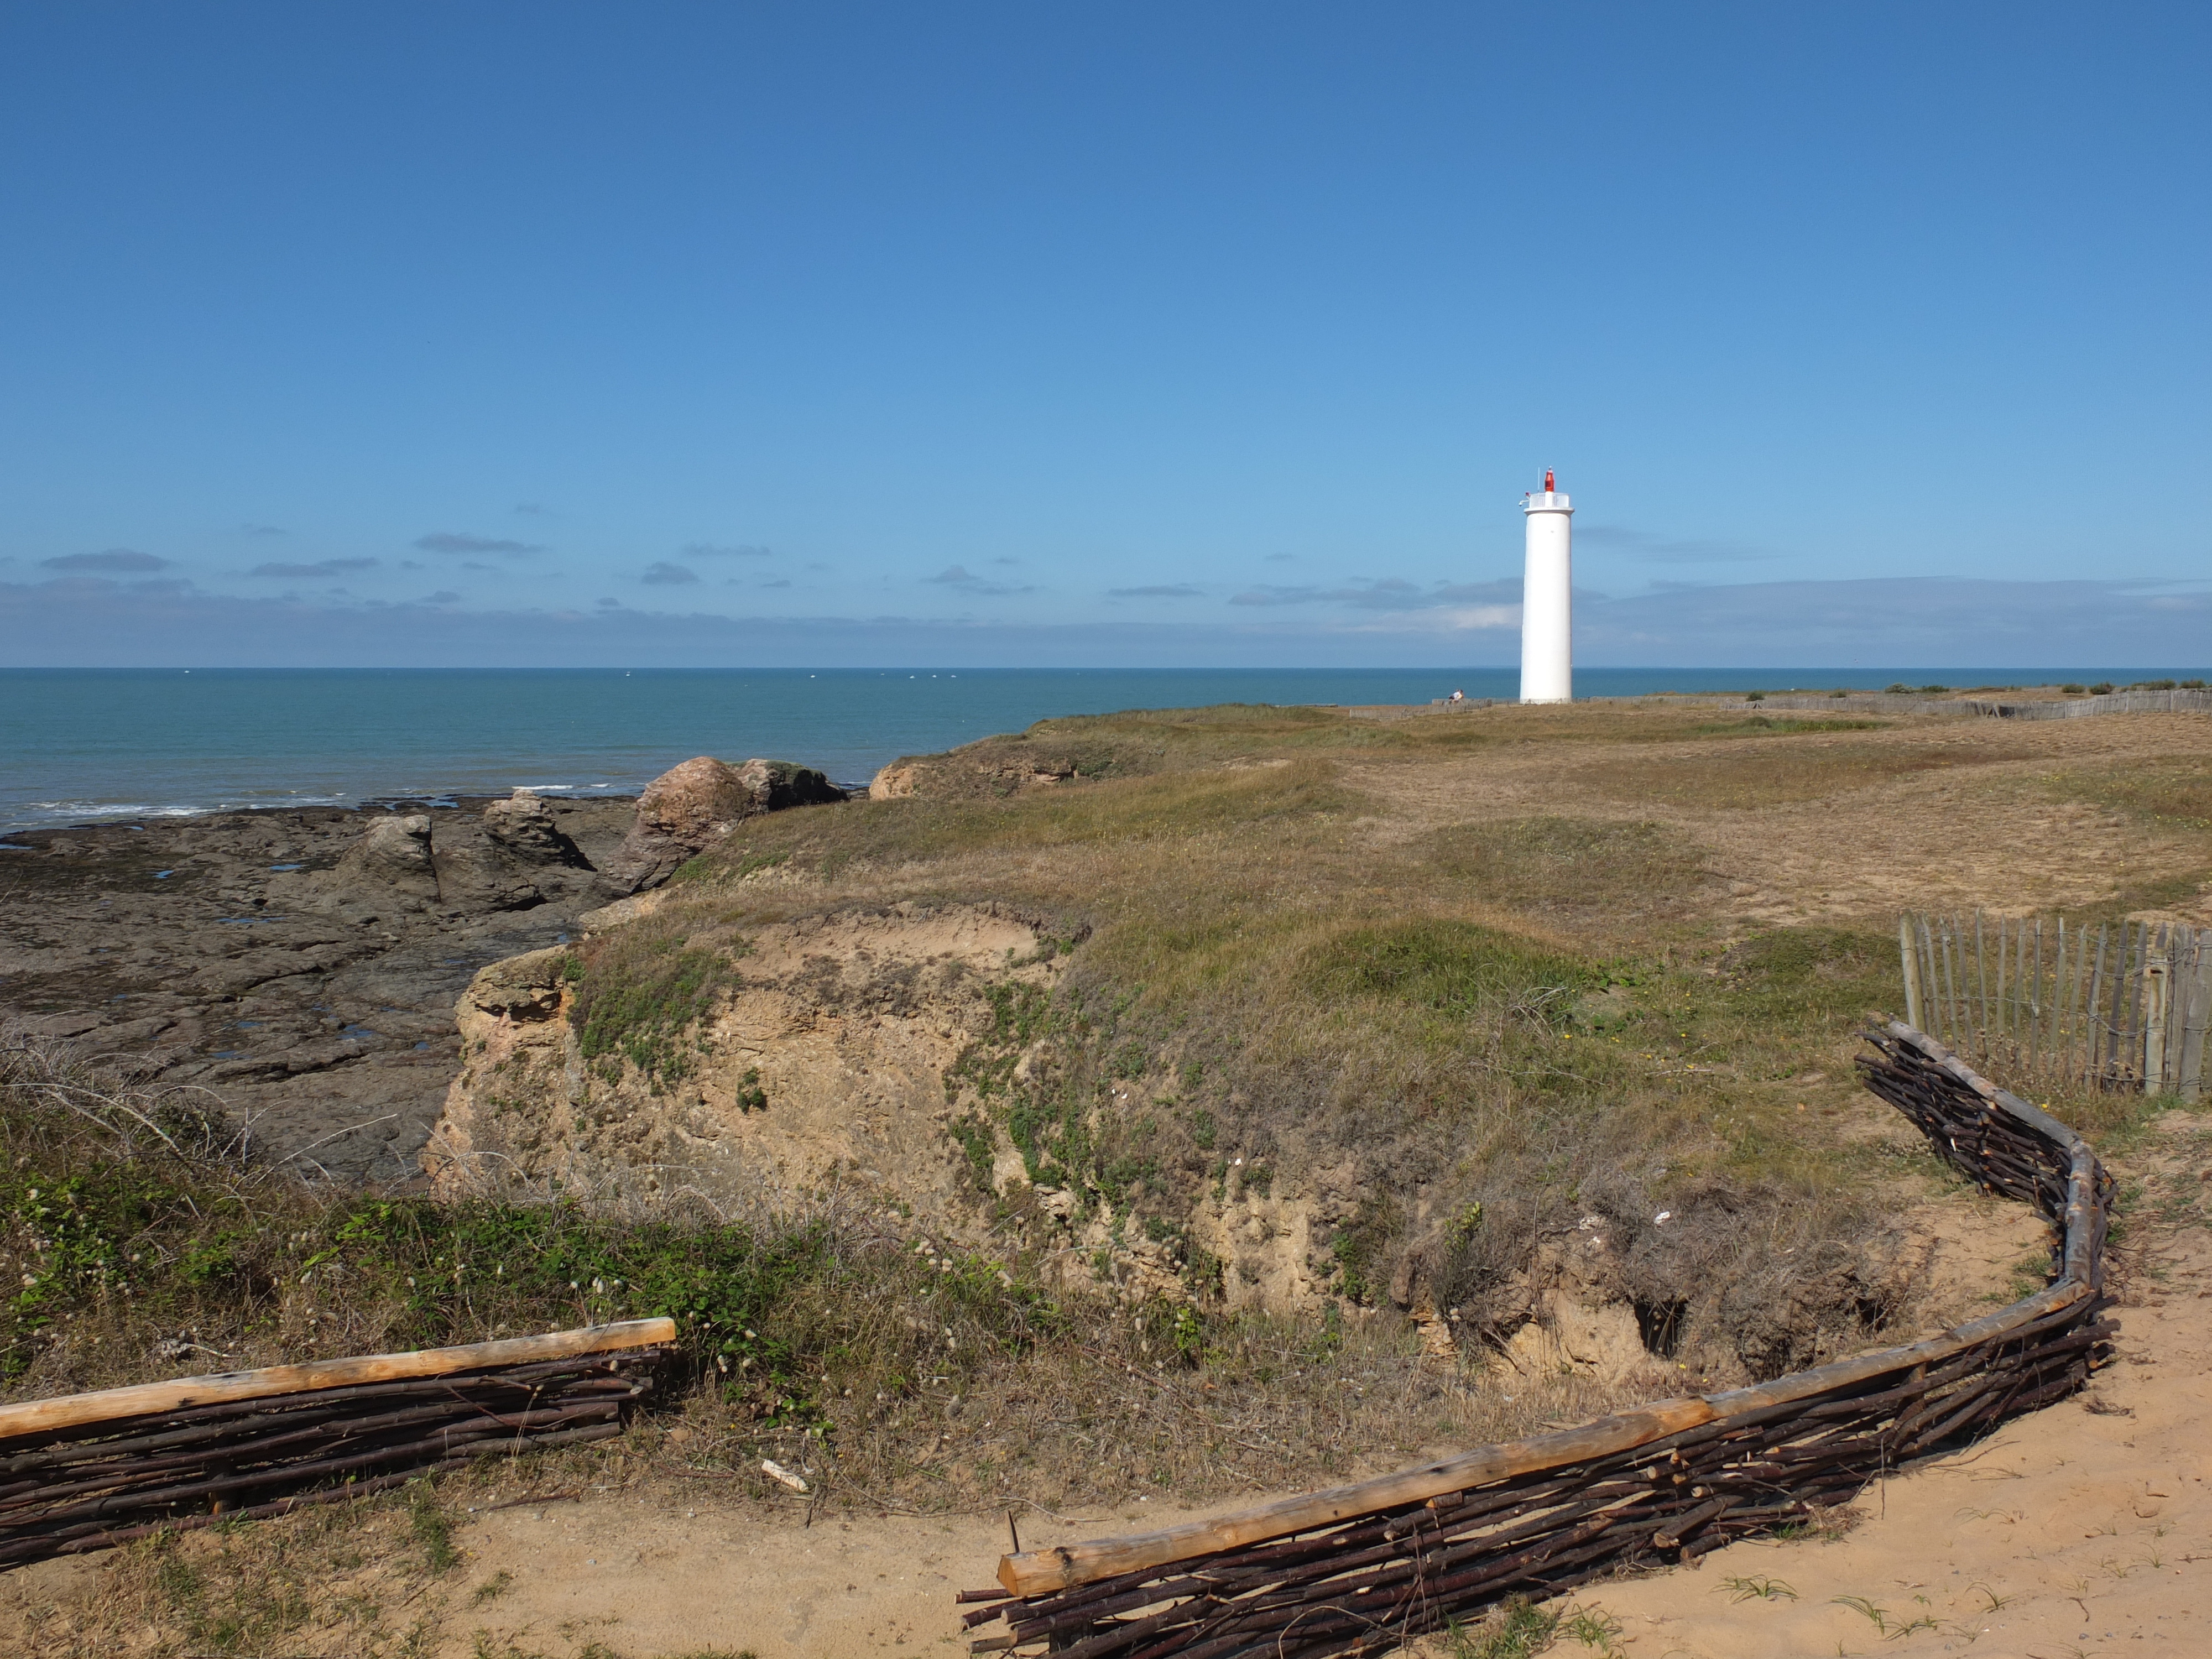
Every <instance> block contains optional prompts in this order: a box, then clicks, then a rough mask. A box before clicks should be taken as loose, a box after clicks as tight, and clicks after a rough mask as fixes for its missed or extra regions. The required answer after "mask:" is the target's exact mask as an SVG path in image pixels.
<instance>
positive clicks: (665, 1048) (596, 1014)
mask: <svg viewBox="0 0 2212 1659" xmlns="http://www.w3.org/2000/svg"><path fill="white" fill-rule="evenodd" d="M743 955H744V945H743V942H742V941H740V940H723V941H720V942H719V943H717V944H716V945H714V946H712V947H708V946H706V945H693V944H690V942H688V941H687V940H684V939H678V938H675V937H672V936H670V935H668V934H665V933H657V932H654V931H651V930H640V929H635V928H627V929H619V930H617V931H616V932H614V933H609V934H605V935H602V936H601V937H599V938H598V939H591V940H588V941H586V943H585V944H584V945H582V946H580V949H579V951H578V953H577V957H576V958H575V960H576V961H577V963H578V964H579V969H580V971H578V972H576V973H574V974H573V975H569V977H570V978H571V979H572V980H573V981H574V983H575V987H576V988H575V992H574V996H573V997H572V998H571V999H570V1001H569V1005H568V1020H569V1023H570V1024H572V1025H574V1027H575V1028H576V1035H577V1045H578V1048H579V1049H580V1052H581V1053H582V1054H583V1057H584V1059H585V1060H586V1062H591V1061H599V1062H602V1064H605V1063H606V1062H617V1063H618V1062H620V1061H622V1060H627V1061H629V1064H630V1065H632V1066H635V1067H636V1068H637V1070H638V1071H639V1072H640V1073H641V1074H642V1075H643V1076H644V1077H645V1078H646V1079H647V1080H648V1083H649V1084H650V1085H651V1086H652V1087H653V1090H654V1091H655V1092H658V1091H659V1089H660V1088H662V1087H663V1086H665V1085H667V1084H671V1083H674V1082H676V1081H678V1080H679V1079H683V1078H684V1077H687V1076H689V1075H690V1073H691V1072H692V1070H693V1068H694V1066H695V1065H696V1045H693V1044H687V1043H686V1042H684V1036H685V1035H686V1034H687V1033H688V1032H689V1031H690V1030H691V1029H692V1028H693V1027H694V1026H696V1024H698V1023H699V1021H701V1020H702V1019H704V1018H707V1017H708V1015H709V1014H711V1013H712V1012H714V1008H715V1006H716V1004H717V1002H718V1000H720V997H721V995H722V994H723V993H724V992H725V991H726V989H727V988H728V987H730V986H731V985H732V983H733V982H734V981H735V978H736V969H735V966H734V963H735V960H736V958H738V957H741V956H743ZM617 1075H619V1073H617ZM757 1080H758V1079H755V1081H757ZM761 1104H763V1105H765V1104H767V1101H766V1099H765V1098H763V1100H762V1101H761Z"/></svg>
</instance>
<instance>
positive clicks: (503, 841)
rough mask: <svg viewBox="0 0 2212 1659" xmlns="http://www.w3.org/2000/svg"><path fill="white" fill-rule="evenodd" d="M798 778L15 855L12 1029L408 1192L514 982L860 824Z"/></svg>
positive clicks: (194, 833)
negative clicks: (683, 872)
mask: <svg viewBox="0 0 2212 1659" xmlns="http://www.w3.org/2000/svg"><path fill="white" fill-rule="evenodd" d="M834 799H842V793H841V792H838V791H836V790H835V789H834V788H832V787H830V786H829V785H828V784H827V783H826V782H824V781H823V780H822V778H821V775H820V774H818V773H813V772H809V771H806V770H805V769H803V768H798V767H793V766H791V765H789V764H787V763H770V762H754V763H747V764H746V765H745V766H744V767H737V768H733V767H730V766H726V765H724V764H723V763H720V762H716V761H712V760H709V759H706V758H705V757H702V758H701V759H699V760H695V761H687V762H685V763H684V765H683V766H681V767H678V768H677V769H674V770H673V771H671V773H669V774H667V775H665V776H664V777H663V778H661V779H659V780H657V781H655V782H654V783H653V784H652V785H651V786H649V787H647V790H646V791H645V792H644V793H643V794H641V795H640V796H638V797H636V798H635V799H629V798H622V797H601V798H596V799H581V800H564V799H550V798H539V797H536V796H533V795H532V794H530V793H528V792H526V791H517V792H516V793H515V794H514V795H513V797H511V798H507V797H493V798H485V797H459V798H448V799H441V800H438V801H435V802H433V801H430V800H426V799H419V798H417V799H390V800H380V801H373V802H367V803H364V804H363V805H361V806H359V807H357V808H347V807H335V806H311V807H296V808H279V809H260V810H253V811H230V812H216V813H210V814H207V815H205V816H204V817H188V818H169V819H161V818H152V819H148V820H146V821H145V822H144V823H115V824H101V825H79V826H73V827H70V828H64V829H29V830H22V831H17V832H13V833H10V834H9V835H8V836H4V837H0V841H5V842H9V843H11V844H12V848H13V849H15V850H9V851H5V852H0V1015H4V1016H5V1017H6V1018H7V1019H8V1020H9V1022H10V1023H11V1024H13V1025H15V1027H16V1028H17V1029H18V1030H20V1031H21V1032H24V1033H26V1034H28V1035H30V1036H46V1037H53V1038H65V1039H69V1040H70V1041H71V1042H74V1043H75V1044H76V1046H77V1047H78V1048H80V1049H82V1050H84V1051H86V1052H88V1053H93V1054H100V1055H104V1056H108V1057H111V1058H112V1060H115V1061H116V1062H118V1063H119V1064H121V1065H122V1066H125V1067H127V1068H129V1069H130V1070H131V1071H132V1072H133V1073H135V1074H136V1075H137V1077H138V1078H140V1079H143V1080H144V1081H145V1082H146V1083H147V1084H149V1085H153V1086H155V1087H157V1088H159V1087H170V1088H175V1089H178V1090H180V1091H200V1090H204V1091H211V1092H212V1093H213V1094H214V1095H216V1096H217V1097H220V1101H221V1103H222V1108H223V1109H224V1110H225V1112H226V1113H227V1115H228V1116H229V1117H231V1118H232V1119H233V1120H235V1121H245V1122H246V1123H249V1124H250V1125H251V1127H252V1133H253V1137H254V1139H255V1141H256V1143H257V1144H258V1146H259V1148H260V1149H261V1152H262V1153H263V1154H264V1156H265V1157H267V1158H271V1159H274V1160H276V1161H279V1162H283V1163H289V1164H292V1165H293V1166H294V1167H295V1168H296V1169H297V1170H300V1171H301V1173H303V1174H306V1175H308V1176H319V1177H325V1178H328V1179H331V1180H336V1181H342V1182H356V1183H360V1182H374V1183H388V1184H392V1185H409V1184H412V1183H415V1182H420V1181H421V1180H422V1171H421V1168H420V1165H419V1164H418V1162H417V1154H418V1153H419V1152H421V1150H422V1146H423V1144H424V1142H425V1141H426V1140H428V1138H429V1134H430V1130H431V1127H432V1126H433V1125H434V1124H435V1122H436V1121H437V1118H438V1115H439V1112H440V1111H441V1109H442V1108H443V1106H444V1104H445V1099H446V1092H447V1086H448V1085H449V1084H450V1083H451V1082H452V1080H453V1077H454V1075H455V1073H457V1072H458V1070H459V1064H460V1050H459V1036H458V1034H457V1032H456V1029H455V1025H454V1014H453V1009H454V1004H455V1002H456V1000H458V999H459V996H460V994H461V993H462V991H463V990H465V988H466V987H467V986H468V983H469V981H470V980H471V978H473V977H474V976H475V975H476V974H477V971H478V970H479V969H483V967H485V966H486V965H487V964H489V963H493V962H495V961H498V960H500V959H501V958H502V957H512V956H518V955H520V954H522V953H523V952H526V951H538V950H543V949H544V948H546V947H548V946H550V945H560V944H563V943H566V942H567V941H568V939H571V938H573V937H574V935H575V933H576V932H577V918H578V917H579V916H580V915H583V914H584V913H585V912H586V911H588V910H592V909H594V908H598V907H599V906H601V905H604V904H606V903H608V902H611V901H612V900H615V899H618V898H621V897H623V896H626V895H628V894H630V893H633V892H635V891H638V890H641V889H642V888H646V887H650V886H652V885H654V884H657V883H659V882H660V881H664V880H665V879H666V878H667V876H668V875H669V873H670V872H671V871H672V870H673V869H674V868H675V866H677V865H678V864H679V863H681V862H682V860H683V859H684V858H685V857H688V856H689V855H690V852H693V851H696V850H697V848H699V847H700V846H702V845H704V844H706V842H708V841H710V840H711V839H713V838H714V836H717V835H719V834H720V833H723V832H724V831H726V829H727V828H728V827H729V825H730V823H732V822H734V821H735V820H737V819H738V818H741V817H746V816H750V814H751V813H753V812H756V811H769V810H774V809H775V808H776V807H779V806H783V805H802V804H811V803H813V802H817V801H828V800H834Z"/></svg>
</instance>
